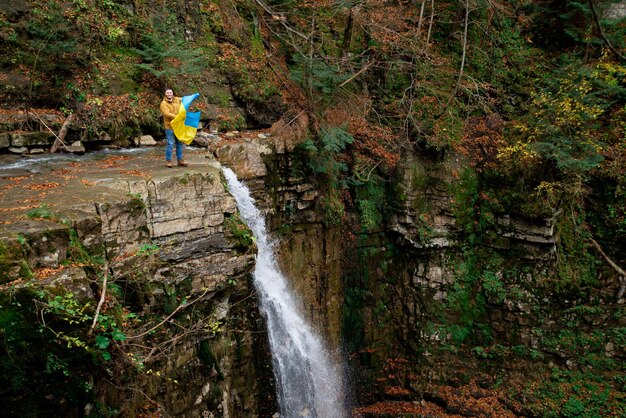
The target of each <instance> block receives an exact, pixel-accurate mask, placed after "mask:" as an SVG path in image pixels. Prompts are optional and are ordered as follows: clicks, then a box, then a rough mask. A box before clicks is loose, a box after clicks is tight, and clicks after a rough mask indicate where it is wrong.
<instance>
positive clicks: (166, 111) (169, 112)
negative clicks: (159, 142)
mask: <svg viewBox="0 0 626 418" xmlns="http://www.w3.org/2000/svg"><path fill="white" fill-rule="evenodd" d="M180 104H181V99H180V97H176V96H174V92H173V91H172V89H167V90H165V97H164V98H163V101H162V102H161V113H163V123H164V125H165V137H166V139H167V146H166V148H165V160H166V164H165V166H166V167H169V168H171V167H172V151H173V150H174V144H176V158H177V159H178V165H179V166H183V167H187V166H188V165H189V163H187V162H186V161H185V160H183V143H182V142H180V141H179V140H178V139H177V138H176V137H175V136H174V130H173V129H172V120H173V119H174V118H175V117H176V115H178V109H179V107H180Z"/></svg>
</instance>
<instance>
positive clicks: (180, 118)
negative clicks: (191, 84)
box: [172, 93, 200, 145]
mask: <svg viewBox="0 0 626 418" xmlns="http://www.w3.org/2000/svg"><path fill="white" fill-rule="evenodd" d="M198 96H200V93H194V94H192V95H189V96H185V97H183V98H182V99H181V100H180V107H179V108H178V115H176V117H175V118H174V119H173V120H172V130H173V131H174V135H176V138H178V140H179V141H180V142H183V143H185V144H187V145H189V144H191V141H193V139H194V138H195V137H196V131H197V130H198V124H199V123H200V112H188V111H187V110H188V109H189V106H190V105H191V102H193V101H194V100H196V98H197V97H198Z"/></svg>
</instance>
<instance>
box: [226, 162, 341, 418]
mask: <svg viewBox="0 0 626 418" xmlns="http://www.w3.org/2000/svg"><path fill="white" fill-rule="evenodd" d="M224 176H225V177H226V180H227V182H228V188H229V190H230V193H231V194H232V195H233V197H234V198H235V200H236V201H237V206H238V207H239V211H240V213H241V216H242V217H243V219H244V221H245V222H246V223H247V224H248V226H249V227H250V229H251V230H252V232H253V234H254V236H255V238H256V243H257V247H258V255H257V261H256V267H255V270H254V284H255V286H256V288H257V290H258V292H259V295H260V302H261V310H262V312H263V314H264V315H265V317H266V320H267V328H268V335H269V342H270V349H271V351H272V363H273V366H274V375H275V377H276V386H277V391H278V402H279V405H280V409H281V415H282V416H284V417H287V418H298V417H317V418H345V417H346V415H347V414H346V411H345V406H344V405H343V400H342V398H343V394H344V387H343V379H342V374H341V371H340V370H341V369H340V367H339V366H338V365H337V364H335V363H334V362H333V361H332V358H331V355H330V354H329V352H328V351H327V350H326V349H325V348H324V345H323V344H322V342H321V340H320V338H319V337H318V336H317V335H315V333H314V332H313V330H312V329H311V327H310V326H309V324H307V323H306V321H305V320H304V318H303V317H302V315H301V314H300V313H299V312H298V309H297V308H296V303H295V301H294V297H293V295H292V294H291V291H290V290H289V288H288V286H287V280H286V278H285V277H284V276H283V274H282V273H281V272H280V270H279V268H278V266H277V264H276V259H275V257H274V248H273V247H274V244H273V242H272V241H271V240H270V238H269V237H268V235H267V232H266V230H265V219H264V218H263V216H262V215H261V212H260V211H259V210H258V209H257V208H256V206H255V204H254V200H253V199H252V197H251V196H250V191H249V190H248V188H247V187H246V186H245V185H243V184H242V183H241V182H239V180H238V179H237V176H236V175H235V173H233V171H232V170H231V169H229V168H224Z"/></svg>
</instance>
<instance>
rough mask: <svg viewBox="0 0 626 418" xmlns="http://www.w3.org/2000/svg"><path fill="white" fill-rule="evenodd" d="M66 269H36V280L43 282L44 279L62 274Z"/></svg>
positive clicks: (62, 267)
mask: <svg viewBox="0 0 626 418" xmlns="http://www.w3.org/2000/svg"><path fill="white" fill-rule="evenodd" d="M64 268H65V267H64V266H60V267H58V268H55V269H53V268H50V267H45V268H40V269H36V270H35V278H36V279H37V280H42V279H46V278H48V277H50V276H52V275H54V274H56V273H58V272H60V271H61V270H63V269H64Z"/></svg>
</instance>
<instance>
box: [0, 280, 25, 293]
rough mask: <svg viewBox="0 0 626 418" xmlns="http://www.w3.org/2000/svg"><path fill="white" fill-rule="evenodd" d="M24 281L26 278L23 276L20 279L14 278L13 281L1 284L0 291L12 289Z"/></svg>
mask: <svg viewBox="0 0 626 418" xmlns="http://www.w3.org/2000/svg"><path fill="white" fill-rule="evenodd" d="M23 282H24V279H22V278H21V277H20V278H19V279H15V280H12V281H10V282H8V283H5V284H3V285H0V291H4V290H7V289H10V288H12V287H13V286H16V285H18V284H20V283H23Z"/></svg>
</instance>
